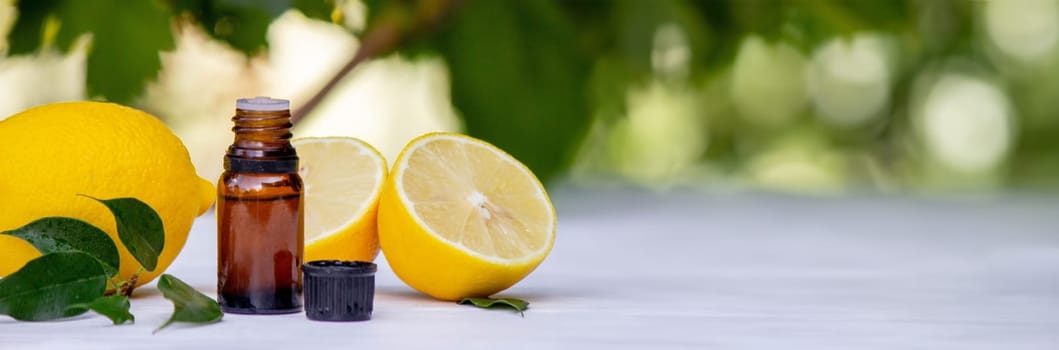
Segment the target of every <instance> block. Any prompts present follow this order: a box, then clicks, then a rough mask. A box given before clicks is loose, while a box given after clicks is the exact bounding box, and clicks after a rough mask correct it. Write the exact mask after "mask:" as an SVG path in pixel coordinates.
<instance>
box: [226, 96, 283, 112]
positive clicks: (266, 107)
mask: <svg viewBox="0 0 1059 350" xmlns="http://www.w3.org/2000/svg"><path fill="white" fill-rule="evenodd" d="M235 108H238V109H242V110H244V111H258V112H274V111H286V110H290V101H289V100H283V99H278V98H271V97H268V96H258V97H254V98H240V99H238V100H235Z"/></svg>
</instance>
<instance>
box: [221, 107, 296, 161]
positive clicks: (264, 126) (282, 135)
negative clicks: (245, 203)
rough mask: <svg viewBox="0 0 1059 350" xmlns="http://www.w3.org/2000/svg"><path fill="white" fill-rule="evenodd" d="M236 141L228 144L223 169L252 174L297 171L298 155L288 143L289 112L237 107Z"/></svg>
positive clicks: (234, 119)
mask: <svg viewBox="0 0 1059 350" xmlns="http://www.w3.org/2000/svg"><path fill="white" fill-rule="evenodd" d="M232 121H233V122H235V127H233V128H232V132H234V133H235V141H234V142H233V143H232V145H231V146H230V147H228V153H227V156H225V158H224V169H225V170H229V171H236V172H251V173H296V172H298V154H297V153H296V152H295V150H294V146H291V143H290V139H291V132H290V128H291V126H293V125H292V124H291V122H290V111H289V110H282V111H252V110H243V109H236V110H235V116H234V117H232Z"/></svg>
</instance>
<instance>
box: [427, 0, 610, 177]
mask: <svg viewBox="0 0 1059 350" xmlns="http://www.w3.org/2000/svg"><path fill="white" fill-rule="evenodd" d="M447 23H448V26H447V27H445V28H442V30H441V36H440V37H439V38H438V39H439V44H440V45H439V48H440V50H441V53H442V55H444V57H445V59H446V61H448V64H449V68H450V70H451V72H452V101H453V103H454V104H455V106H456V108H457V109H458V110H459V112H460V113H461V114H462V115H463V118H464V122H465V123H466V126H467V132H468V133H469V134H471V135H472V136H475V137H478V138H481V139H484V140H486V141H489V142H490V143H493V144H494V145H496V146H498V147H500V148H502V149H504V150H505V151H507V152H508V153H511V155H512V156H514V157H515V158H518V159H519V160H520V161H522V162H523V163H525V164H526V165H527V166H529V167H530V169H532V170H533V171H534V173H536V174H537V176H538V177H539V178H540V179H541V181H542V182H545V183H547V181H548V179H549V178H551V177H552V176H553V175H555V174H556V173H557V172H559V171H561V170H562V169H563V168H564V167H566V166H567V165H568V163H569V161H570V160H571V158H572V157H573V152H574V150H575V148H576V147H577V146H578V145H579V144H580V143H581V141H582V139H583V138H584V135H585V133H586V132H587V129H588V122H589V115H590V113H589V110H588V106H587V103H586V100H587V98H586V97H587V89H586V85H587V79H588V73H589V71H590V70H589V66H588V63H587V58H586V57H584V55H583V54H582V53H581V52H580V51H579V49H578V47H577V39H576V38H577V36H576V35H575V33H574V30H573V28H572V26H571V24H570V21H569V19H568V18H566V17H565V16H564V15H563V13H562V12H560V11H559V9H558V8H557V7H556V5H555V2H553V1H543V0H526V1H468V2H466V3H465V4H464V5H463V6H461V7H460V10H459V11H457V12H456V13H455V14H454V16H452V17H451V19H450V20H447Z"/></svg>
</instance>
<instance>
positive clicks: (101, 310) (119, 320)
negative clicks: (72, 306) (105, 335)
mask: <svg viewBox="0 0 1059 350" xmlns="http://www.w3.org/2000/svg"><path fill="white" fill-rule="evenodd" d="M78 306H79V307H82V308H87V309H89V310H92V311H95V312H96V313H97V314H100V315H103V316H106V317H107V318H109V319H110V321H111V322H114V325H119V324H123V323H126V322H131V323H135V322H136V316H133V315H132V313H131V312H129V307H130V306H131V305H129V297H127V296H124V295H119V294H114V295H110V296H102V297H98V298H96V299H95V300H92V302H91V303H88V304H82V305H78Z"/></svg>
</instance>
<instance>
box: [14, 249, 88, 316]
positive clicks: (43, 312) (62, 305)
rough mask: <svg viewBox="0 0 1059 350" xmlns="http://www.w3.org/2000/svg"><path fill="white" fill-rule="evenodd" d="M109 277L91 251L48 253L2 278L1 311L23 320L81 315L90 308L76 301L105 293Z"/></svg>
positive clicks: (84, 301) (83, 300)
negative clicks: (81, 305)
mask: <svg viewBox="0 0 1059 350" xmlns="http://www.w3.org/2000/svg"><path fill="white" fill-rule="evenodd" d="M107 280H108V278H107V276H106V275H105V274H104V272H103V267H102V265H100V263H99V261H98V260H96V258H94V257H92V256H91V255H88V254H86V253H83V252H62V253H49V254H45V255H44V256H41V257H39V258H36V259H33V260H30V261H29V262H28V263H26V265H25V266H23V267H22V268H21V269H19V270H18V271H16V272H15V273H13V274H11V275H8V276H7V277H4V278H3V279H0V314H7V315H9V316H11V317H14V318H15V319H16V320H22V321H45V320H52V319H57V318H62V317H69V316H75V315H79V314H82V313H84V312H86V311H88V310H87V309H85V308H83V307H76V305H78V304H84V303H88V302H90V301H92V300H94V299H96V298H98V297H99V296H101V295H103V291H104V290H105V289H106V287H107ZM71 306H73V307H71Z"/></svg>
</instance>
